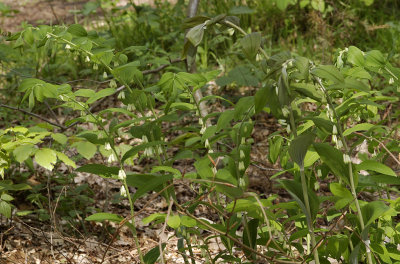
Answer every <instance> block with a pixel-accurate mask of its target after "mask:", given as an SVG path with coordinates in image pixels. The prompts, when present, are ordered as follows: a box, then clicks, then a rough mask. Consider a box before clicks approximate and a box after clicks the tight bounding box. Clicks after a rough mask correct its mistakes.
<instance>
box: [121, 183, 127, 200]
mask: <svg viewBox="0 0 400 264" xmlns="http://www.w3.org/2000/svg"><path fill="white" fill-rule="evenodd" d="M119 193H120V194H121V196H123V197H127V196H128V193H127V191H126V189H125V186H124V185H122V186H121V190H120V192H119Z"/></svg>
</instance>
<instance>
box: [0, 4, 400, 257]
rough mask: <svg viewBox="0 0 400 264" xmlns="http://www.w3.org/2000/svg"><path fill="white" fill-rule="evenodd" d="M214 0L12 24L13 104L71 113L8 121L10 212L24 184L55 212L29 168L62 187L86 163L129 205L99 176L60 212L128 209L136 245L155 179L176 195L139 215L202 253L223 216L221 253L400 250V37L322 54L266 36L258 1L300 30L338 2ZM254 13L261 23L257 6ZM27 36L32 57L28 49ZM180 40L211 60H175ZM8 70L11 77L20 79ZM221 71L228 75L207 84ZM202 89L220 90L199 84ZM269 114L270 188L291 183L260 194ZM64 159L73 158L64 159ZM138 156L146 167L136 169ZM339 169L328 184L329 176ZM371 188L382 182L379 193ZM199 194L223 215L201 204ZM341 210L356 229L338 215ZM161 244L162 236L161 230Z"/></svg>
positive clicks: (42, 215) (73, 193) (86, 10)
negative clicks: (114, 195)
mask: <svg viewBox="0 0 400 264" xmlns="http://www.w3.org/2000/svg"><path fill="white" fill-rule="evenodd" d="M211 2H212V3H213V4H214V5H215V7H216V10H210V8H211V7H210V5H208V6H207V7H206V6H202V8H201V10H202V12H204V14H203V15H201V16H198V17H193V18H190V19H187V20H185V22H183V21H184V19H183V17H184V15H183V14H184V13H183V10H184V7H185V6H184V1H178V2H177V3H176V4H175V5H171V4H169V3H162V2H159V1H156V6H155V7H150V6H136V5H134V4H132V5H131V4H128V5H127V6H126V8H107V7H110V6H111V7H115V6H113V5H114V3H112V2H108V1H92V2H88V3H86V4H85V5H84V7H83V10H81V13H82V14H84V15H89V14H91V13H94V12H96V10H97V8H99V7H101V8H102V9H103V12H104V14H105V20H106V22H107V27H105V28H95V29H92V30H87V29H86V28H89V27H85V25H80V24H73V25H70V26H58V25H56V26H38V27H32V26H26V27H25V28H24V29H23V30H22V31H21V32H18V33H16V34H13V35H11V36H9V37H8V41H9V43H8V45H2V46H0V56H1V58H2V60H3V57H4V61H5V63H8V66H10V67H17V66H18V67H23V66H26V67H27V68H28V69H29V70H28V71H29V74H27V75H24V76H26V78H25V77H24V78H22V80H18V81H17V82H16V83H14V84H13V85H14V86H15V87H18V89H10V90H12V91H10V92H9V94H8V96H9V97H10V98H12V97H15V96H13V94H12V93H16V94H18V96H17V98H19V99H20V100H19V101H18V102H16V101H15V100H17V99H15V98H14V99H13V100H11V101H10V102H11V103H15V104H14V105H18V107H14V108H13V107H11V108H10V107H8V108H9V109H12V110H23V111H22V112H23V113H26V114H29V115H33V116H35V117H42V116H41V115H40V114H43V113H44V112H45V111H44V106H48V110H51V112H54V111H55V110H56V111H58V115H62V116H63V117H64V118H63V120H64V119H65V121H63V122H61V121H59V120H57V122H53V121H51V120H49V119H48V118H42V120H44V121H46V122H47V123H37V124H35V125H30V124H28V122H26V123H25V122H24V123H22V124H21V125H20V126H12V127H7V128H6V129H4V130H1V131H0V143H1V145H0V175H1V177H2V180H1V181H0V195H1V196H0V214H2V215H4V216H5V217H7V218H11V217H12V214H13V212H14V209H15V212H16V213H17V214H18V213H19V214H21V215H23V214H24V213H25V212H23V211H18V209H17V208H15V205H14V203H15V200H16V199H15V197H17V196H18V195H21V193H22V192H23V193H24V194H27V193H28V195H27V200H29V201H31V203H33V204H35V205H36V208H37V209H35V213H37V215H38V216H39V219H40V220H41V221H47V220H48V219H49V218H50V216H51V214H49V212H46V210H47V209H45V208H47V207H46V206H45V204H46V203H48V202H49V201H50V198H51V197H46V196H45V195H44V193H42V189H41V188H42V186H39V187H31V186H30V185H28V184H26V182H27V179H26V176H24V175H23V174H22V173H20V172H18V173H16V171H17V168H24V169H25V170H28V171H29V172H35V173H37V174H39V175H40V174H41V175H46V174H48V175H51V176H54V177H53V179H52V181H54V182H55V184H56V186H57V187H58V189H57V192H58V194H61V193H62V189H61V190H60V186H61V185H62V184H66V183H70V182H68V181H69V180H70V179H67V177H70V178H71V179H72V178H73V177H75V176H76V175H75V174H73V173H83V172H85V173H90V174H95V175H98V176H100V177H103V178H105V179H106V180H108V179H109V178H112V179H115V180H118V183H119V184H120V186H121V189H120V193H119V196H118V199H127V200H128V202H129V204H130V209H131V212H130V216H128V217H126V218H124V217H122V216H120V215H117V214H114V213H106V212H101V210H100V209H95V208H92V207H91V205H92V203H93V200H92V195H91V190H90V188H89V187H88V186H87V185H81V186H78V187H76V189H72V190H70V191H69V195H65V196H62V198H60V207H59V209H58V211H57V213H59V214H60V215H61V216H62V217H63V219H67V220H68V221H70V222H71V223H72V224H75V223H74V222H75V221H76V219H77V218H79V219H81V218H84V219H85V220H86V221H95V222H103V221H111V222H115V223H118V224H120V225H126V226H128V227H129V228H130V230H131V231H132V235H133V237H134V239H135V243H136V246H137V247H139V242H138V235H137V231H136V225H135V212H134V209H135V203H136V202H137V200H138V199H140V198H143V197H145V199H146V198H147V197H148V194H150V193H158V194H159V195H161V196H162V197H163V199H165V200H166V201H167V202H168V203H170V205H171V206H170V207H169V209H168V212H167V213H160V212H158V213H155V214H152V215H150V216H148V217H146V218H145V219H144V220H143V222H144V223H145V224H163V225H164V228H167V227H168V228H171V229H174V231H175V234H176V236H177V237H178V238H179V242H178V249H179V250H180V251H181V252H182V253H185V254H189V255H191V256H192V255H193V252H192V250H191V248H192V246H193V247H194V246H196V247H197V246H200V247H202V248H203V249H205V250H206V251H207V250H208V249H207V243H203V242H201V243H200V244H198V245H192V243H196V242H191V241H201V240H203V239H204V240H205V242H207V240H208V239H210V237H207V236H204V235H202V232H208V231H211V232H212V233H213V235H215V236H219V237H220V239H221V242H222V243H223V244H224V246H225V250H221V252H219V254H218V255H217V256H215V257H214V260H211V259H209V263H214V262H215V261H217V260H218V259H219V258H221V259H223V260H224V261H230V262H232V263H242V260H240V259H239V258H237V257H235V255H234V254H233V247H234V246H235V247H237V248H239V249H240V250H242V251H243V253H244V255H245V256H246V260H243V261H251V262H252V261H258V259H260V258H263V259H265V260H266V261H269V262H274V261H277V262H280V261H284V262H290V261H296V262H305V261H310V260H311V259H313V260H314V261H315V262H316V263H327V262H328V261H330V258H331V259H332V258H333V259H336V261H341V262H346V263H347V262H348V263H357V262H359V261H363V262H367V263H369V264H372V255H371V253H370V252H371V251H372V252H373V253H374V256H376V258H379V259H380V261H381V262H383V263H390V262H395V261H396V260H398V254H397V253H396V250H395V248H396V245H397V244H398V242H399V237H398V234H397V231H398V225H399V224H398V222H396V221H397V218H396V215H397V214H398V213H399V210H400V209H399V208H400V207H399V201H397V200H396V201H391V200H390V198H391V195H398V185H400V181H399V179H398V176H397V174H396V172H395V170H394V169H393V168H391V167H390V163H389V159H395V161H396V154H397V153H398V152H399V148H398V142H397V141H396V140H397V139H396V138H395V137H396V135H397V126H398V124H397V123H396V122H397V118H398V115H399V113H398V111H397V110H396V111H397V112H396V111H395V110H393V109H397V106H398V99H399V89H398V87H399V85H400V82H399V79H398V76H399V74H400V69H399V68H397V67H396V66H395V65H397V64H396V63H395V62H394V61H393V60H392V59H393V56H389V55H388V54H387V53H388V52H390V51H388V50H382V51H383V52H384V53H382V51H379V50H376V49H372V50H369V51H362V50H364V47H363V46H360V47H355V46H352V45H350V44H348V43H347V44H346V45H342V46H341V47H342V48H343V49H340V50H337V52H336V55H334V56H333V57H332V58H333V59H332V60H333V62H329V61H328V62H327V60H322V61H323V62H321V60H320V58H319V55H320V54H316V55H315V57H314V56H311V57H309V58H306V57H305V56H306V55H310V54H306V53H307V52H287V51H282V50H284V49H283V48H282V49H278V50H275V49H272V48H270V49H269V50H267V49H266V47H268V41H270V42H272V41H276V39H274V37H275V38H276V35H275V34H276V33H274V32H272V31H269V30H272V29H267V28H264V26H263V25H264V24H263V23H261V22H263V21H264V20H263V19H264V17H268V16H260V14H264V13H263V12H272V11H271V10H274V12H272V13H273V14H274V15H275V16H276V17H281V16H283V17H284V18H285V20H282V21H283V22H282V23H286V24H287V26H286V31H285V32H283V34H282V35H283V36H286V37H287V36H288V35H290V34H291V33H289V32H291V31H293V28H292V27H293V25H290V24H289V22H288V21H289V20H288V19H289V18H290V16H292V17H293V19H294V20H295V21H297V20H298V19H299V18H298V15H299V14H303V13H302V12H305V13H304V14H307V15H315V14H317V16H318V17H319V18H321V17H326V18H327V20H329V19H331V20H333V21H337V20H335V18H334V14H335V12H339V11H340V10H341V8H342V7H337V6H336V5H335V4H334V3H332V2H331V1H323V0H318V1H314V0H310V1H300V0H299V1H295V0H290V1H249V6H240V5H234V3H235V2H237V1H211ZM375 4H376V3H374V1H351V5H350V6H351V7H354V10H353V11H354V12H355V13H356V14H359V13H362V11H360V10H358V7H360V6H362V7H364V8H366V7H367V6H370V5H375ZM343 5H344V4H343ZM296 6H298V7H299V9H296ZM129 8H131V9H129ZM163 8H164V9H163ZM298 10H300V11H298ZM216 11H217V12H216ZM346 12H348V11H346ZM215 13H221V15H215ZM174 14H175V15H178V16H176V18H175V19H174V16H173V15H174ZM210 14H213V15H210ZM226 14H228V15H226ZM285 14H287V15H285ZM346 14H347V13H346ZM347 15H348V14H347ZM257 16H259V17H260V18H258V20H256V21H257V22H260V23H258V25H256V23H255V22H254V21H253V19H255V17H257ZM175 20H176V21H175ZM271 21H275V22H271V23H278V22H277V20H274V19H271ZM369 21H374V20H373V19H372V18H371V20H369ZM268 23H270V22H268ZM182 24H183V25H184V29H183V28H182V27H181V25H182ZM266 25H267V24H266ZM268 25H270V24H268ZM297 26H299V27H300V26H301V24H300V23H299V24H298V25H297ZM242 27H243V28H242ZM185 29H187V31H186V33H185ZM253 31H256V32H253ZM127 32H134V33H135V36H134V37H133V36H132V35H130V34H128V33H127ZM296 32H298V33H301V31H300V29H298V31H296ZM240 34H242V35H240ZM184 37H186V39H187V41H186V44H185V42H184ZM302 38H303V36H301V37H299V39H298V42H299V43H300V42H301V41H302ZM308 41H310V43H311V42H312V38H310V39H308ZM339 43H341V42H339ZM275 44H276V43H275ZM370 44H371V45H372V44H374V45H376V44H375V43H372V42H370ZM392 44H393V46H396V45H397V44H396V43H392ZM269 45H271V44H269ZM339 46H340V45H339ZM346 46H349V47H348V48H345V47H346ZM10 47H11V48H12V49H10ZM196 48H197V51H198V52H197V54H196ZM391 48H393V47H391ZM295 51H296V50H295ZM18 52H19V53H20V54H24V55H27V57H29V60H27V61H24V62H21V61H20V59H19V58H18V56H17V55H16V54H17V53H18ZM332 53H333V52H332ZM33 54H35V56H33ZM179 54H182V55H183V56H182V57H183V58H186V59H187V60H188V62H192V61H195V60H196V59H197V61H199V60H200V64H201V67H199V68H201V70H199V72H197V73H193V72H192V73H189V72H186V71H185V67H184V65H183V63H182V61H181V60H177V63H176V64H173V63H172V61H170V57H179ZM38 66H40V70H38V69H39V68H38ZM149 66H150V67H151V68H149ZM217 67H219V68H220V69H222V72H221V71H220V70H215V69H216V68H217ZM11 72H13V71H11V70H10V71H9V72H8V73H7V74H8V77H7V78H10V79H12V76H11V75H10V74H11ZM78 78H88V79H92V81H93V82H91V83H93V85H91V84H88V83H89V81H88V79H87V80H85V81H84V82H80V83H79V84H82V85H84V86H80V85H79V86H78V85H74V84H72V83H74V81H73V80H76V79H78ZM14 81H15V80H14ZM214 81H215V83H216V84H217V85H218V91H214V90H212V89H208V86H210V84H211V83H212V82H214ZM94 84H98V86H95V85H94ZM11 87H12V86H10V87H8V88H11ZM15 87H14V88H15ZM200 91H202V92H205V91H207V92H211V93H212V94H209V95H207V96H205V97H203V98H202V99H199V98H198V92H200ZM117 93H118V95H116V94H117ZM113 97H116V98H117V100H116V102H114V101H113V100H111V99H110V98H113ZM108 101H111V102H112V103H107V102H108ZM99 108H100V109H99ZM25 109H27V110H25ZM34 112H35V113H38V114H35V115H34V114H33V113H34ZM54 115H56V114H55V113H54ZM267 115H268V116H269V117H273V118H275V119H274V120H278V122H276V124H275V126H274V129H276V130H277V131H275V132H274V133H272V134H269V135H268V149H267V150H268V151H266V152H265V153H268V154H267V155H264V154H263V155H264V156H263V157H262V158H263V159H265V162H267V160H268V161H269V162H270V163H271V164H273V165H275V166H280V169H281V171H279V172H278V173H276V174H275V175H273V176H271V177H270V179H269V180H270V181H276V182H277V183H280V185H279V187H278V185H276V187H274V188H282V189H284V190H285V191H286V192H287V193H288V194H290V197H291V198H292V199H293V200H290V201H287V199H288V198H287V197H289V196H286V197H285V198H282V197H280V195H281V193H280V192H279V195H278V194H269V193H267V194H262V195H263V196H264V197H263V198H265V199H261V198H259V196H258V194H255V193H253V192H252V191H253V190H251V189H249V186H250V184H249V181H250V178H251V176H252V173H253V170H250V169H249V167H250V166H253V165H255V166H254V167H257V166H258V165H257V164H256V163H257V162H256V161H255V160H254V159H255V156H256V155H254V148H255V147H256V146H257V144H253V143H254V141H255V140H256V137H255V136H254V133H259V130H255V128H257V125H259V120H260V119H259V118H260V117H263V116H267ZM278 124H279V125H278ZM282 127H283V129H281V128H282ZM285 128H286V130H285ZM256 143H257V142H256ZM365 145H366V147H365ZM383 146H385V147H384V148H383ZM365 148H366V149H367V150H365ZM361 149H362V150H361ZM64 151H65V153H67V154H68V155H67V154H65V153H64ZM71 153H74V156H73V157H71V158H69V156H71ZM263 153H264V152H263ZM356 159H357V160H360V162H359V164H355V162H354V160H356ZM61 163H63V164H64V165H67V166H68V170H70V172H73V173H65V174H68V176H66V175H61V171H60V170H59V166H60V164H61ZM76 163H78V164H79V165H80V166H79V168H76V167H77V166H76ZM134 164H135V165H141V166H142V169H143V171H141V172H140V173H138V172H136V171H133V169H132V167H131V165H134ZM182 164H183V165H182ZM183 167H184V169H182V168H183ZM186 169H187V170H186ZM56 176H57V177H56ZM263 180H264V179H263ZM182 181H183V182H185V186H187V188H190V189H191V190H193V193H195V194H194V195H193V196H194V197H190V200H189V201H185V202H182V201H180V200H179V199H178V198H177V188H176V186H175V185H176V184H177V183H179V182H182ZM327 181H328V182H329V191H330V193H327V192H328V191H327V190H323V191H322V190H320V187H319V186H320V183H326V182H327ZM186 183H189V184H186ZM130 187H134V188H135V192H134V193H131V189H130ZM274 190H275V189H274ZM362 192H370V193H372V194H376V193H378V194H379V195H374V196H373V197H374V201H369V200H364V196H363V195H362ZM277 193H278V192H277ZM46 195H47V194H46ZM384 195H386V196H387V197H385V198H384ZM60 197H61V195H60ZM107 198H109V197H107ZM386 198H387V199H386ZM275 200H276V201H277V202H276V201H275ZM283 201H286V202H283ZM172 205H174V206H172ZM200 206H203V207H206V208H208V209H210V210H212V211H213V212H214V213H215V214H216V217H212V219H205V217H209V216H208V215H206V216H205V217H203V216H202V217H199V216H198V214H197V212H198V208H199V207H200ZM72 208H73V209H72ZM51 213H52V212H51ZM342 221H343V222H344V223H345V226H346V228H345V229H339V230H336V229H335V228H332V229H329V228H330V227H329V228H328V227H327V223H328V224H329V226H330V225H331V224H332V226H333V227H335V226H337V225H340V224H341V222H342ZM83 226H84V227H85V224H83ZM288 226H291V227H292V230H291V231H290V233H288V231H287V227H288ZM349 230H351V232H350V231H349ZM388 230H391V231H390V232H389V231H388ZM383 231H385V232H383ZM192 237H196V239H192ZM386 240H390V242H387V241H386ZM161 242H164V241H161V240H160V243H161ZM386 242H387V243H386ZM160 245H161V247H162V249H161V251H162V250H163V248H164V247H165V244H164V243H161V244H160ZM313 247H316V248H315V250H314V248H313ZM259 248H262V249H263V252H264V253H260V251H257V250H258V249H259ZM312 251H313V252H312ZM256 253H260V254H256ZM311 253H313V254H311ZM139 254H140V258H141V262H142V263H156V262H157V261H158V259H159V258H160V256H161V254H162V252H160V248H159V246H157V247H155V248H153V249H151V250H150V251H148V252H147V253H146V254H144V255H143V254H141V253H139ZM192 257H193V256H192ZM203 257H205V256H203ZM208 257H209V256H208V255H207V258H208Z"/></svg>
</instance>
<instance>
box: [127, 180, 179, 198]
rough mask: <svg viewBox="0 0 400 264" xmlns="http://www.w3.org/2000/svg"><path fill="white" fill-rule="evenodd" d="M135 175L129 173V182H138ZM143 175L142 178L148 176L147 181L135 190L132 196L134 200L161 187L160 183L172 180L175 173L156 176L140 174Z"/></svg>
mask: <svg viewBox="0 0 400 264" xmlns="http://www.w3.org/2000/svg"><path fill="white" fill-rule="evenodd" d="M134 176H135V175H127V178H126V179H127V184H128V185H131V186H134V185H135V184H137V183H136V182H135V177H134ZM140 176H141V177H142V180H143V178H144V177H147V181H146V184H145V185H141V186H140V187H139V188H138V189H137V190H136V192H135V194H134V195H133V196H132V201H133V202H134V201H136V199H138V198H140V197H142V196H143V195H144V194H146V193H147V192H150V191H154V190H156V189H157V187H159V186H160V185H163V184H164V183H166V182H168V181H170V180H172V179H173V175H160V176H156V177H154V175H151V174H150V175H140Z"/></svg>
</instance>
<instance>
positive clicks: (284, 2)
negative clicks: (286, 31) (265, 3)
mask: <svg viewBox="0 0 400 264" xmlns="http://www.w3.org/2000/svg"><path fill="white" fill-rule="evenodd" d="M274 2H275V4H276V6H277V7H278V8H279V10H281V11H285V10H286V8H287V7H288V6H289V5H294V4H296V0H275V1H274Z"/></svg>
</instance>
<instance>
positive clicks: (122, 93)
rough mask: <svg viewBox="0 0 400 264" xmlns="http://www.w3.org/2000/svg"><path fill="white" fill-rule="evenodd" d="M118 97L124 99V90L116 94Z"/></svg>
mask: <svg viewBox="0 0 400 264" xmlns="http://www.w3.org/2000/svg"><path fill="white" fill-rule="evenodd" d="M118 99H120V100H124V99H125V92H124V91H121V92H120V93H119V94H118Z"/></svg>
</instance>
